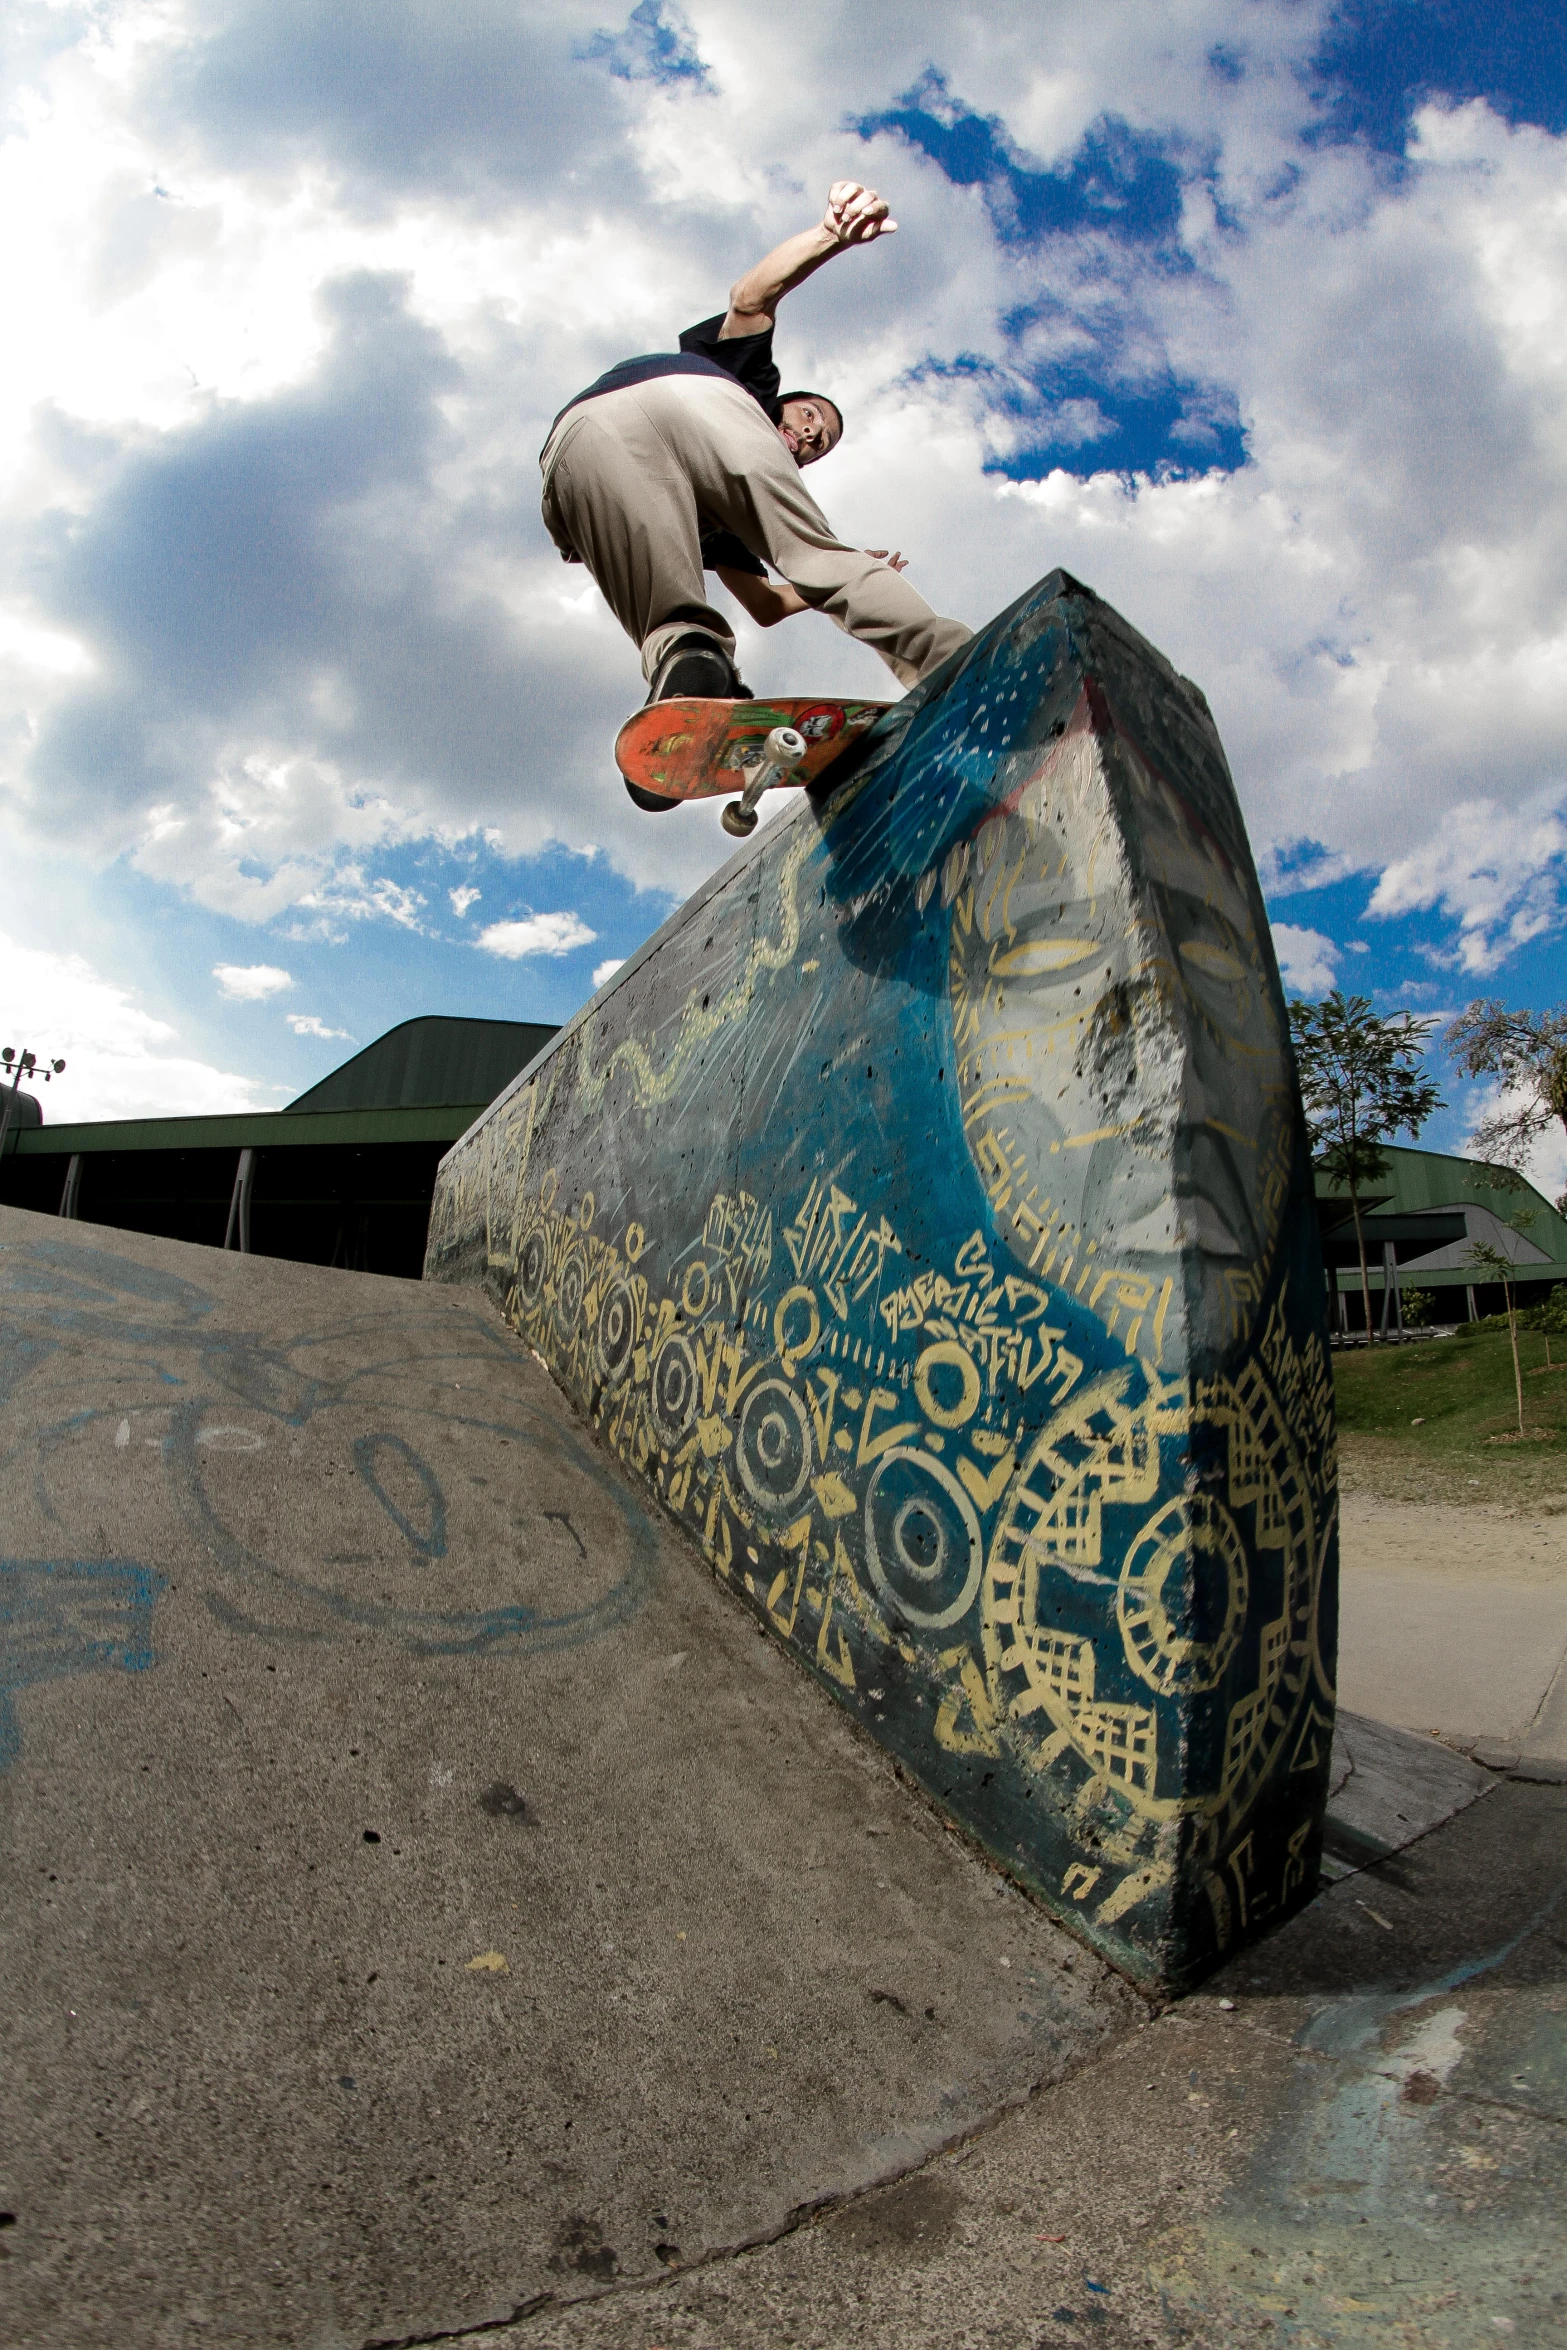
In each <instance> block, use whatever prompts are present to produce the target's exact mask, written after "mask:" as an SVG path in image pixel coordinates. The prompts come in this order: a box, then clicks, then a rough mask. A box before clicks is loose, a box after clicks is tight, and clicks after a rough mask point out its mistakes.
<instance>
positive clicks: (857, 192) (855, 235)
mask: <svg viewBox="0 0 1567 2350" xmlns="http://www.w3.org/2000/svg"><path fill="white" fill-rule="evenodd" d="M822 226H823V228H824V229H826V231H827V233H828V235H829V236H831V237H833V238H835V239H836V240H837V242H838V243H839V244H840V245H868V244H870V242H871V241H872V239H873V238H875V237H891V236H895V235H896V234H897V229H898V224H897V222H896V221H895V220H889V219H888V218H887V205H886V200H885V198H883V197H881V196H878V195H877V193H876V190H875V189H874V188H862V187H861V185H860V183H859V181H858V180H834V181H833V184H832V186H831V187H830V188H829V189H828V191H827V210H826V212H825V213H824V214H823V216H822Z"/></svg>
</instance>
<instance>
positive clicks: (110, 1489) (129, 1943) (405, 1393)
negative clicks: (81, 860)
mask: <svg viewBox="0 0 1567 2350" xmlns="http://www.w3.org/2000/svg"><path fill="white" fill-rule="evenodd" d="M0 1465H3V1468H4V1472H5V1492H6V1497H7V1505H8V1516H7V1521H6V1524H7V1535H6V1545H5V1549H6V1555H5V1557H4V1558H3V1559H0V1855H3V1860H0V1866H3V1868H4V1872H5V1883H6V1886H7V1890H8V1895H9V1898H8V1899H7V1901H6V1902H5V1904H4V1905H3V1907H0V1969H3V1978H0V1979H3V1980H4V1982H5V1984H6V1986H7V1998H6V2003H5V2020H4V2038H3V2058H0V2340H3V2341H5V2342H6V2343H7V2344H10V2343H13V2342H14V2343H16V2344H18V2345H21V2346H24V2350H34V2346H36V2350H56V2346H60V2350H75V2346H76V2345H79V2344H80V2345H91V2344H98V2343H103V2344H109V2343H113V2344H114V2345H116V2350H121V2346H124V2350H142V2346H143V2345H145V2346H147V2350H184V2346H185V2345H187V2344H192V2343H209V2342H210V2343H214V2344H216V2343H223V2344H246V2345H251V2344H254V2345H274V2344H277V2345H284V2344H286V2345H295V2344H298V2345H304V2346H306V2350H358V2346H360V2345H369V2344H371V2343H380V2344H389V2343H394V2342H398V2343H412V2342H433V2341H437V2340H450V2339H452V2338H454V2337H457V2336H459V2335H466V2336H467V2337H469V2338H472V2339H476V2340H481V2341H489V2342H492V2343H495V2344H502V2343H505V2344H508V2345H515V2346H516V2350H522V2346H523V2345H530V2346H531V2345H542V2344H549V2343H560V2344H566V2343H571V2344H579V2343H580V2344H584V2345H586V2344H590V2343H591V2344H606V2345H608V2344H617V2345H618V2344H626V2345H636V2346H637V2350H653V2346H654V2345H663V2346H664V2350H669V2346H671V2345H673V2344H674V2343H676V2342H679V2343H682V2344H686V2343H689V2344H712V2345H714V2346H715V2350H716V2346H718V2345H734V2346H736V2350H739V2346H740V2345H744V2344H752V2343H755V2344H761V2343H768V2344H771V2343H785V2342H795V2343H800V2344H805V2343H821V2344H824V2345H825V2344H829V2343H831V2344H839V2343H847V2344H865V2345H871V2344H880V2343H887V2344H889V2345H890V2344H893V2343H897V2344H900V2345H923V2344H925V2343H929V2344H932V2345H935V2344H938V2343H939V2344H942V2345H947V2344H954V2345H959V2344H969V2343H973V2344H976V2345H978V2344H981V2343H987V2344H988V2343H995V2344H999V2345H1003V2346H1004V2350H1013V2346H1014V2345H1015V2346H1016V2350H1024V2346H1025V2345H1026V2346H1027V2350H1035V2345H1039V2344H1045V2343H1050V2344H1054V2343H1057V2342H1061V2343H1066V2342H1072V2341H1077V2340H1079V2339H1089V2338H1094V2339H1100V2340H1103V2341H1105V2342H1107V2343H1115V2342H1132V2341H1147V2342H1156V2343H1164V2342H1171V2343H1174V2342H1180V2341H1192V2342H1211V2343H1213V2344H1215V2345H1219V2344H1228V2343H1231V2342H1240V2343H1249V2342H1251V2341H1253V2340H1256V2341H1258V2342H1260V2341H1262V2340H1263V2339H1264V2338H1268V2339H1272V2338H1282V2337H1285V2336H1287V2337H1288V2338H1290V2339H1292V2340H1300V2341H1302V2342H1308V2343H1310V2342H1316V2341H1322V2342H1332V2343H1360V2342H1367V2343H1369V2342H1373V2341H1375V2342H1381V2341H1384V2340H1397V2341H1399V2342H1400V2343H1404V2342H1413V2343H1418V2344H1422V2345H1423V2344H1427V2343H1429V2344H1431V2345H1433V2350H1435V2346H1436V2345H1439V2344H1440V2345H1446V2344H1467V2343H1469V2342H1472V2341H1476V2342H1477V2341H1479V2340H1482V2339H1483V2340H1485V2341H1488V2342H1489V2341H1494V2340H1496V2339H1497V2338H1498V2337H1499V2336H1500V2335H1503V2334H1510V2336H1511V2338H1513V2339H1516V2340H1519V2341H1531V2342H1532V2341H1539V2342H1541V2343H1544V2342H1546V2341H1554V2340H1556V2339H1558V2338H1560V2335H1561V2331H1562V2321H1563V2314H1564V2312H1567V2270H1564V2267H1563V2256H1562V2252H1561V2249H1560V2245H1559V2240H1558V2239H1559V2228H1558V2226H1557V2224H1556V2217H1555V2214H1556V2211H1557V2207H1558V2204H1559V2189H1558V2187H1557V2184H1556V2169H1555V2168H1554V2167H1553V2166H1559V2160H1560V2149H1561V2145H1562V2130H1563V2127H1564V2126H1567V2030H1564V2024H1563V2017H1564V2013H1567V1990H1564V1984H1563V1967H1562V1958H1563V1953H1564V1951H1567V1926H1564V1920H1563V1909H1562V1904H1563V1901H1564V1898H1567V1788H1563V1787H1558V1786H1553V1785H1549V1784H1541V1783H1526V1782H1525V1781H1523V1780H1521V1779H1519V1778H1509V1777H1506V1776H1500V1775H1498V1774H1496V1773H1493V1772H1490V1771H1486V1770H1482V1769H1480V1768H1479V1767H1478V1766H1477V1765H1476V1764H1474V1763H1472V1762H1469V1761H1466V1760H1464V1759H1463V1758H1462V1757H1461V1756H1457V1755H1455V1754H1453V1753H1452V1752H1450V1751H1449V1750H1448V1749H1446V1748H1443V1747H1440V1746H1433V1745H1432V1744H1430V1742H1428V1741H1426V1740H1423V1739H1419V1738H1412V1737H1410V1736H1408V1735H1407V1734H1406V1733H1401V1732H1399V1731H1398V1730H1396V1729H1390V1728H1388V1727H1386V1726H1383V1725H1379V1724H1377V1723H1376V1722H1372V1721H1356V1720H1354V1719H1352V1718H1346V1720H1345V1722H1344V1734H1343V1736H1342V1738H1341V1741H1340V1748H1339V1755H1338V1767H1337V1771H1336V1779H1337V1791H1336V1794H1335V1798H1334V1812H1333V1824H1332V1830H1331V1833H1330V1857H1331V1867H1332V1871H1333V1874H1334V1876H1335V1879H1336V1881H1335V1883H1334V1884H1333V1885H1332V1887H1331V1889H1330V1890H1329V1891H1328V1892H1326V1893H1325V1894H1324V1896H1323V1897H1322V1898H1321V1899H1320V1900H1319V1901H1318V1902H1317V1903H1316V1904H1315V1905H1314V1906H1313V1907H1312V1908H1311V1909H1310V1910H1309V1911H1307V1912H1306V1913H1304V1914H1303V1915H1302V1916H1301V1917H1299V1918H1298V1919H1296V1920H1295V1921H1294V1922H1293V1923H1292V1924H1291V1925H1290V1926H1288V1927H1287V1928H1285V1929H1284V1930H1283V1931H1282V1932H1281V1933H1279V1934H1277V1935H1276V1936H1274V1937H1273V1938H1272V1939H1271V1940H1270V1941H1269V1942H1268V1943H1266V1944H1264V1945H1262V1946H1261V1947H1260V1948H1259V1949H1257V1950H1255V1951H1253V1952H1250V1953H1248V1954H1247V1955H1246V1956H1245V1957H1244V1958H1243V1959H1242V1960H1241V1961H1239V1962H1238V1963H1237V1964H1236V1965H1234V1966H1232V1967H1231V1969H1230V1970H1229V1971H1228V1973H1227V1974H1226V1975H1225V1976H1224V1977H1222V1978H1219V1979H1216V1980H1215V1982H1214V1983H1213V1984H1211V1985H1210V1986H1208V1987H1207V1989H1206V1990H1205V1991H1204V1993H1203V1994H1202V1995H1201V1996H1200V1997H1198V1998H1195V1999H1192V2000H1188V2001H1186V2002H1185V2003H1183V2004H1182V2005H1181V2006H1180V2007H1178V2008H1176V2009H1174V2010H1172V2011H1170V2013H1168V2014H1166V2015H1163V2016H1160V2015H1158V2014H1157V2012H1156V2011H1155V2010H1154V2009H1153V2008H1151V2007H1150V2006H1149V2005H1148V2004H1147V2003H1145V2002H1144V2001H1143V2000H1141V1999H1140V1998H1139V1997H1138V1996H1137V1995H1136V1994H1134V1993H1133V1992H1132V1991H1131V1990H1129V1989H1128V1988H1127V1987H1126V1986H1125V1985H1124V1984H1123V1983H1121V1982H1120V1981H1119V1980H1118V1979H1116V1978H1115V1977H1113V1976H1111V1975H1109V1974H1108V1973H1106V1971H1105V1970H1104V1969H1103V1968H1102V1967H1100V1966H1099V1965H1098V1963H1097V1962H1096V1961H1094V1960H1092V1959H1091V1958H1090V1957H1088V1956H1087V1955H1086V1954H1085V1953H1084V1952H1083V1951H1082V1950H1081V1949H1080V1948H1079V1947H1078V1946H1076V1945H1075V1944H1073V1943H1072V1942H1071V1941H1070V1940H1069V1939H1068V1938H1067V1937H1066V1936H1065V1935H1064V1934H1063V1933H1061V1932H1059V1931H1058V1930H1057V1929H1056V1928H1055V1927H1053V1926H1052V1925H1051V1924H1050V1923H1049V1921H1048V1920H1047V1919H1046V1918H1045V1917H1044V1916H1043V1915H1042V1914H1041V1913H1040V1912H1039V1911H1038V1910H1037V1909H1035V1908H1034V1907H1033V1906H1032V1904H1030V1903H1029V1902H1028V1901H1026V1900H1025V1899H1024V1898H1023V1897H1022V1896H1021V1895H1019V1894H1018V1893H1016V1892H1015V1891H1014V1890H1013V1889H1012V1888H1010V1887H1009V1886H1007V1885H1006V1884H1004V1883H1003V1882H1002V1881H1001V1880H1000V1879H998V1878H997V1877H996V1876H995V1875H994V1874H993V1872H992V1871H991V1870H990V1869H989V1868H988V1867H987V1866H986V1865H985V1864H984V1863H983V1862H981V1861H979V1860H978V1859H976V1858H975V1857H974V1856H973V1855H972V1854H971V1853H970V1852H969V1851H968V1850H967V1849H966V1848H965V1847H964V1846H962V1845H960V1844H959V1843H958V1842H957V1840H956V1839H955V1838H954V1837H952V1836H951V1835H949V1834H948V1833H947V1832H946V1831H945V1830H944V1829H943V1828H942V1826H941V1825H940V1823H939V1822H938V1821H937V1820H936V1819H935V1817H934V1816H933V1814H932V1813H931V1812H930V1810H929V1809H928V1808H927V1807H926V1806H925V1805H924V1803H923V1802H922V1801H920V1800H919V1799H918V1798H917V1797H916V1796H914V1795H913V1794H912V1793H911V1792H910V1791H909V1790H908V1789H907V1788H906V1787H905V1786H904V1785H903V1784H902V1783H901V1782H900V1781H899V1780H898V1778H897V1777H896V1776H895V1774H894V1772H893V1771H892V1769H891V1768H890V1766H889V1765H888V1764H887V1763H886V1761H885V1760H884V1758H883V1757H882V1756H881V1755H880V1754H879V1753H877V1752H875V1751H874V1750H872V1749H870V1748H868V1747H867V1746H866V1745H864V1744H863V1743H862V1742H861V1741H860V1739H859V1738H858V1736H857V1735H856V1734H855V1732H854V1731H853V1730H852V1729H851V1728H850V1726H849V1725H848V1724H847V1722H846V1721H844V1719H843V1718H842V1717H841V1715H839V1714H838V1712H837V1711H836V1709H834V1708H833V1707H831V1706H829V1705H828V1704H826V1703H825V1702H824V1701H823V1700H822V1699H821V1698H820V1696H819V1694H818V1693H817V1692H816V1691H815V1690H814V1689H812V1688H811V1687H810V1686H809V1685H808V1684H807V1683H806V1682H805V1681H804V1679H803V1678H802V1677H801V1676H800V1675H799V1674H798V1672H797V1671H796V1670H795V1669H794V1668H793V1667H792V1665H790V1664H789V1663H788V1662H787V1661H786V1660H785V1659H784V1658H782V1657H781V1656H780V1654H779V1653H778V1651H777V1650H776V1649H775V1648H774V1647H773V1645H772V1644H771V1643H770V1642H769V1641H768V1640H766V1639H765V1638H764V1637H762V1636H761V1635H760V1634H759V1633H758V1632H757V1631H756V1629H755V1628H754V1626H753V1624H752V1621H751V1619H750V1618H749V1617H748V1616H746V1615H744V1614H742V1613H741V1611H740V1610H739V1609H738V1608H737V1607H736V1606H735V1605H734V1604H733V1603H732V1602H731V1601H730V1600H729V1599H728V1597H727V1596H726V1595H725V1594H724V1593H723V1592H722V1591H720V1590H719V1589H718V1588H717V1587H716V1586H715V1584H714V1583H713V1582H712V1581H711V1579H710V1577H709V1576H708V1574H707V1572H706V1570H705V1568H704V1567H703V1566H702V1565H701V1563H700V1562H699V1561H698V1560H697V1559H696V1558H695V1557H694V1556H692V1555H691V1554H690V1553H689V1552H688V1551H687V1550H686V1549H685V1548H684V1547H683V1545H682V1544H681V1543H680V1541H679V1540H678V1539H677V1538H676V1537H675V1536H673V1535H672V1534H671V1533H670V1532H668V1531H667V1530H665V1529H664V1528H663V1527H662V1526H661V1525H659V1524H657V1523H656V1522H654V1521H653V1520H651V1519H650V1518H649V1517H648V1516H647V1515H646V1513H645V1512H644V1511H643V1510H642V1508H641V1506H640V1504H639V1502H638V1500H637V1498H636V1496H635V1495H634V1494H633V1493H632V1492H631V1491H630V1489H629V1488H627V1487H626V1486H625V1485H624V1484H623V1483H622V1482H621V1481H620V1479H619V1477H618V1475H617V1474H616V1472H615V1471H614V1469H613V1468H612V1466H611V1465H610V1464H608V1463H607V1462H606V1461H605V1460H604V1459H603V1458H602V1456H600V1455H599V1454H598V1453H596V1452H595V1451H594V1450H592V1449H591V1448H590V1447H589V1446H588V1445H587V1444H586V1443H585V1442H584V1441H583V1439H582V1437H581V1435H580V1433H579V1432H578V1430H577V1429H576V1427H575V1425H574V1423H573V1422H572V1419H571V1417H570V1415H569V1413H568V1412H567V1410H566V1408H565V1406H564V1404H563V1403H562V1402H561V1401H560V1399H559V1398H558V1397H557V1396H556V1394H555V1392H554V1390H553V1389H552V1388H551V1387H550V1385H549V1383H548V1381H547V1380H546V1379H545V1378H544V1376H543V1374H542V1372H540V1371H539V1369H538V1368H537V1366H536V1365H535V1364H534V1363H533V1362H532V1361H531V1360H530V1359H528V1358H527V1357H525V1356H523V1355H521V1354H520V1353H519V1351H518V1350H517V1349H516V1347H515V1346H514V1345H513V1344H512V1343H511V1342H510V1341H509V1339H508V1338H507V1336H506V1335H505V1333H504V1332H503V1331H502V1330H501V1328H500V1326H499V1324H498V1322H497V1320H496V1318H495V1316H494V1315H493V1314H492V1313H491V1312H490V1311H489V1309H488V1308H487V1307H485V1306H484V1305H483V1304H482V1303H481V1302H479V1301H478V1300H477V1299H475V1298H472V1297H468V1296H465V1295H463V1294H461V1293H454V1292H452V1291H450V1290H442V1289H433V1290H429V1291H426V1290H424V1289H422V1288H421V1287H420V1286H419V1285H418V1284H414V1283H401V1282H391V1281H383V1280H376V1279H372V1278H369V1277H366V1276H358V1275H349V1274H333V1273H322V1272H317V1271H315V1270H313V1269H308V1268H304V1267H299V1266H291V1265H283V1264H275V1263H269V1262H266V1261H262V1260H254V1259H251V1260H244V1259H239V1258H237V1257H224V1256H222V1255H221V1254H218V1253H215V1252H211V1251H205V1250H199V1249H193V1248H185V1247H180V1246H177V1245H174V1244H168V1243H161V1242H156V1241H151V1240H145V1239H141V1238H138V1237H136V1236H134V1235H129V1234H124V1233H115V1232H108V1231H103V1230H99V1229H95V1228H93V1227H91V1226H84V1225H74V1226H62V1225H60V1224H59V1223H58V1222H56V1221H55V1220H54V1219H52V1218H44V1217H32V1216H28V1215H25V1214H22V1213H20V1212H18V1211H15V1210H6V1211H0ZM1226 2001H1232V2002H1233V2005H1226V2004H1223V2003H1224V2002H1226Z"/></svg>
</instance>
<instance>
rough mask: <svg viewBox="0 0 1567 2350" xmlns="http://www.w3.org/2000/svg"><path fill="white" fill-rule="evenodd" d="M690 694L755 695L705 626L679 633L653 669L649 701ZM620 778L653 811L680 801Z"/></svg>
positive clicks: (730, 698)
mask: <svg viewBox="0 0 1567 2350" xmlns="http://www.w3.org/2000/svg"><path fill="white" fill-rule="evenodd" d="M688 697H690V698H695V699H700V700H702V701H717V702H748V701H750V700H751V698H752V697H751V689H750V687H749V686H748V685H747V684H746V682H745V680H744V678H743V677H742V676H741V675H740V672H739V671H738V670H737V669H736V667H735V665H734V663H733V662H732V661H731V660H730V658H729V656H728V654H727V653H726V652H725V651H724V649H723V646H722V645H721V644H719V642H718V641H717V639H716V638H715V637H711V636H709V635H708V634H707V633H706V631H705V630H702V629H693V630H691V632H690V633H689V634H688V635H686V636H678V637H676V639H675V641H674V643H673V644H672V645H671V646H670V648H669V650H668V652H667V653H666V654H665V655H664V658H663V659H662V661H660V663H659V665H658V667H657V669H655V670H654V672H653V683H652V685H651V686H650V687H649V689H648V697H647V698H648V700H649V702H673V701H682V700H685V699H687V698H688ZM621 781H622V783H624V784H625V786H626V790H627V792H628V794H629V795H630V797H631V799H632V801H633V802H634V803H635V805H636V806H637V807H639V808H644V809H646V810H647V812H648V813H649V814H650V815H657V814H659V813H660V812H661V811H662V810H663V809H665V808H678V807H679V805H680V802H679V801H678V800H672V799H668V798H666V796H665V795H664V793H662V792H656V791H647V790H645V789H644V788H643V786H642V785H641V784H640V783H631V782H628V781H627V779H626V777H625V776H622V777H621Z"/></svg>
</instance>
